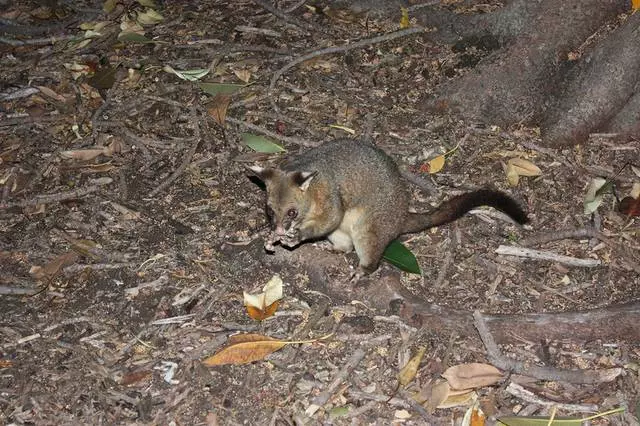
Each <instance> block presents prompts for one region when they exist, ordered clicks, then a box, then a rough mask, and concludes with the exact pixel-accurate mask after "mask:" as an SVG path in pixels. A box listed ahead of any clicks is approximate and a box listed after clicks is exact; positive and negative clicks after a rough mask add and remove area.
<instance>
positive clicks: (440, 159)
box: [427, 155, 444, 174]
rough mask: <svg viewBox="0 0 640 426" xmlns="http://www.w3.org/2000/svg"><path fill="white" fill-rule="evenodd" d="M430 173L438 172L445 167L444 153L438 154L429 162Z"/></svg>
mask: <svg viewBox="0 0 640 426" xmlns="http://www.w3.org/2000/svg"><path fill="white" fill-rule="evenodd" d="M427 165H428V171H429V173H431V174H433V173H438V172H439V171H440V170H442V168H443V167H444V155H438V156H437V157H434V158H432V159H431V160H429V161H428V162H427Z"/></svg>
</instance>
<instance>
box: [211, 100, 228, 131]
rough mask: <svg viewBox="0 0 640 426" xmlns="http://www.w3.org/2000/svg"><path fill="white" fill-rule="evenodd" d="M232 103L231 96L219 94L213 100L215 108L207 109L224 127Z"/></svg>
mask: <svg viewBox="0 0 640 426" xmlns="http://www.w3.org/2000/svg"><path fill="white" fill-rule="evenodd" d="M230 102H231V96H229V95H223V94H217V95H216V96H214V98H213V101H212V104H213V106H212V107H210V108H209V109H207V112H208V113H209V115H210V116H211V117H212V118H213V119H214V120H215V122H216V123H218V124H219V125H221V126H224V121H225V119H226V118H227V108H229V103H230Z"/></svg>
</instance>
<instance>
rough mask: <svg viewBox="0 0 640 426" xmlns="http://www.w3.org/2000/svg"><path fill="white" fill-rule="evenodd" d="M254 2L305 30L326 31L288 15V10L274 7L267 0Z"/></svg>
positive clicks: (254, 0)
mask: <svg viewBox="0 0 640 426" xmlns="http://www.w3.org/2000/svg"><path fill="white" fill-rule="evenodd" d="M253 2H254V3H255V4H257V5H258V6H260V7H261V8H263V9H264V10H266V11H267V12H269V13H271V14H272V15H274V16H277V17H278V18H280V19H282V20H283V21H286V22H288V23H290V24H293V25H295V26H296V27H300V28H304V29H305V30H309V31H320V32H324V31H322V30H321V29H320V28H318V27H317V26H316V25H312V24H309V23H307V22H304V21H301V20H299V19H297V18H295V17H293V16H290V15H287V13H286V12H284V11H282V10H279V9H276V8H275V7H273V6H272V5H271V4H269V3H267V2H266V1H263V0H253Z"/></svg>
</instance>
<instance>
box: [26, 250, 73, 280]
mask: <svg viewBox="0 0 640 426" xmlns="http://www.w3.org/2000/svg"><path fill="white" fill-rule="evenodd" d="M77 259H78V255H77V254H76V253H75V252H72V251H70V252H67V253H64V254H61V255H60V256H58V257H56V258H55V259H53V260H52V261H50V262H49V263H47V264H46V265H44V266H32V267H31V269H30V270H29V273H30V274H31V276H32V277H34V278H35V279H38V280H42V279H53V278H54V277H55V276H56V275H58V274H59V273H60V271H61V270H62V268H64V267H65V266H69V265H71V264H73V263H74V262H75V261H76V260H77Z"/></svg>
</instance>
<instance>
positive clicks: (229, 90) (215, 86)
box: [199, 83, 246, 96]
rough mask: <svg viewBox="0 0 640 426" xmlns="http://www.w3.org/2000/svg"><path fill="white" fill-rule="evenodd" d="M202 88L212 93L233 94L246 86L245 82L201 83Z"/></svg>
mask: <svg viewBox="0 0 640 426" xmlns="http://www.w3.org/2000/svg"><path fill="white" fill-rule="evenodd" d="M199 86H200V89H202V90H203V91H204V92H206V93H208V94H210V95H213V96H215V95H218V94H223V95H232V94H234V93H235V92H237V91H238V90H240V89H242V88H243V87H246V86H245V85H244V84H229V83H199Z"/></svg>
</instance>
